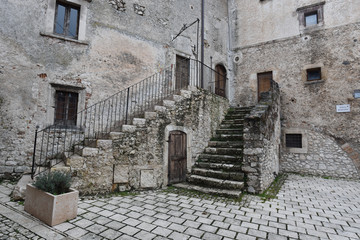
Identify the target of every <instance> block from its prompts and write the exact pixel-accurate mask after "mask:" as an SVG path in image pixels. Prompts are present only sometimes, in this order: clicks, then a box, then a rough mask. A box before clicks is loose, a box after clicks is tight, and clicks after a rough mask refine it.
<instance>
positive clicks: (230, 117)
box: [225, 114, 246, 120]
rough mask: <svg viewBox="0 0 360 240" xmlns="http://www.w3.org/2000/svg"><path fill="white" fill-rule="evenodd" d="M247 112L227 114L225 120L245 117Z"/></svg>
mask: <svg viewBox="0 0 360 240" xmlns="http://www.w3.org/2000/svg"><path fill="white" fill-rule="evenodd" d="M245 115H246V114H232V115H228V114H227V115H225V120H234V119H244V117H245Z"/></svg>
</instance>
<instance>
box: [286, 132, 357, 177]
mask: <svg viewBox="0 0 360 240" xmlns="http://www.w3.org/2000/svg"><path fill="white" fill-rule="evenodd" d="M303 137H305V138H307V141H308V147H307V152H306V153H291V152H288V151H287V149H286V148H285V149H284V151H283V154H282V156H281V164H280V165H281V171H284V172H295V173H301V174H311V175H319V176H329V177H340V178H359V173H358V170H357V168H356V166H355V163H356V153H355V151H354V150H353V149H352V148H351V147H350V145H349V144H344V145H343V146H342V147H340V146H339V145H338V144H337V142H336V141H335V139H333V138H332V137H330V136H327V135H326V134H323V133H319V132H316V131H311V130H307V131H306V134H303ZM352 158H354V159H355V160H353V159H352Z"/></svg>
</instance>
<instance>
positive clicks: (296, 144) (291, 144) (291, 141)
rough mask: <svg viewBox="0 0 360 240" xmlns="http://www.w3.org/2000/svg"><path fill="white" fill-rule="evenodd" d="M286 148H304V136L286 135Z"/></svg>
mask: <svg viewBox="0 0 360 240" xmlns="http://www.w3.org/2000/svg"><path fill="white" fill-rule="evenodd" d="M286 147H288V148H302V134H286Z"/></svg>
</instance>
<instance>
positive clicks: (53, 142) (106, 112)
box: [31, 59, 226, 178]
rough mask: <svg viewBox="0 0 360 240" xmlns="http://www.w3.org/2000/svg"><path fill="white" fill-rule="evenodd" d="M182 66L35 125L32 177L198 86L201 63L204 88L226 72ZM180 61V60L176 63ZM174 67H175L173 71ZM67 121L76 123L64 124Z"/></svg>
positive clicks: (192, 63)
mask: <svg viewBox="0 0 360 240" xmlns="http://www.w3.org/2000/svg"><path fill="white" fill-rule="evenodd" d="M185 61H187V65H184V64H181V65H182V66H187V67H186V68H185V70H184V69H179V68H175V69H174V68H173V65H172V66H170V67H168V68H165V69H163V70H162V71H160V72H158V73H156V74H154V75H152V76H150V77H148V78H146V79H144V80H142V81H140V82H138V83H136V84H134V85H132V86H129V87H128V88H126V89H124V90H122V91H120V92H118V93H116V94H114V95H112V96H110V97H108V98H107V99H105V100H103V101H100V102H98V103H95V104H94V105H92V106H90V107H87V108H86V109H84V110H82V111H80V112H78V113H77V114H76V115H74V116H72V117H71V118H72V119H67V120H72V121H65V124H64V123H58V124H54V125H51V126H48V127H45V128H44V129H42V130H38V128H37V129H36V132H35V141H34V152H33V164H32V172H31V176H32V178H33V177H34V176H35V175H37V174H39V173H41V172H43V171H46V170H48V169H50V167H52V166H55V165H57V164H59V163H60V162H62V161H63V160H64V159H65V158H67V157H69V156H71V155H73V154H74V153H76V152H78V151H81V150H82V149H83V148H84V147H85V146H90V145H91V144H92V143H94V142H95V141H96V139H101V138H107V137H108V136H109V134H110V132H112V131H117V130H120V129H121V126H122V125H124V124H129V123H130V122H131V121H132V119H133V118H135V117H140V116H141V115H142V114H144V112H145V111H148V110H150V109H152V108H153V107H154V106H155V105H158V104H160V103H161V102H162V101H163V100H164V99H167V98H169V97H170V96H172V95H173V94H174V93H176V92H178V91H179V90H181V89H183V88H186V87H188V86H189V85H190V86H196V87H199V86H201V85H200V76H199V75H200V70H199V69H200V67H201V65H202V66H203V67H204V79H207V81H208V82H207V87H205V88H206V89H210V90H211V89H213V88H212V87H211V86H212V85H213V82H214V81H212V80H211V79H212V78H215V75H218V76H220V77H222V78H223V79H226V77H225V76H223V75H221V74H220V73H218V72H216V71H215V70H213V69H211V67H209V66H207V65H205V64H202V63H200V62H199V61H197V60H192V59H186V60H185ZM179 65H180V64H179ZM174 70H175V71H174ZM68 122H72V123H74V122H75V123H76V125H74V124H72V125H67V123H68Z"/></svg>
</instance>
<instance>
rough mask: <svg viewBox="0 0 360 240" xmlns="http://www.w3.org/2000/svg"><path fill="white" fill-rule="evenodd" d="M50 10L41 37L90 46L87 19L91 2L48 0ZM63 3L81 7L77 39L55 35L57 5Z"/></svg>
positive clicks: (47, 11) (89, 0) (83, 0)
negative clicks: (87, 38) (87, 34)
mask: <svg viewBox="0 0 360 240" xmlns="http://www.w3.org/2000/svg"><path fill="white" fill-rule="evenodd" d="M47 1H48V8H47V10H46V16H45V22H44V26H43V29H42V30H41V31H40V35H41V36H44V37H50V38H57V39H61V40H64V41H69V42H75V43H79V44H84V45H88V44H89V42H88V41H86V19H87V13H88V9H89V5H90V2H91V0H47ZM57 2H62V3H64V2H65V3H66V4H70V5H75V6H79V8H80V12H79V16H78V18H79V24H78V34H77V38H76V39H75V38H70V37H67V36H64V35H59V34H55V33H54V25H55V13H56V3H57Z"/></svg>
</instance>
